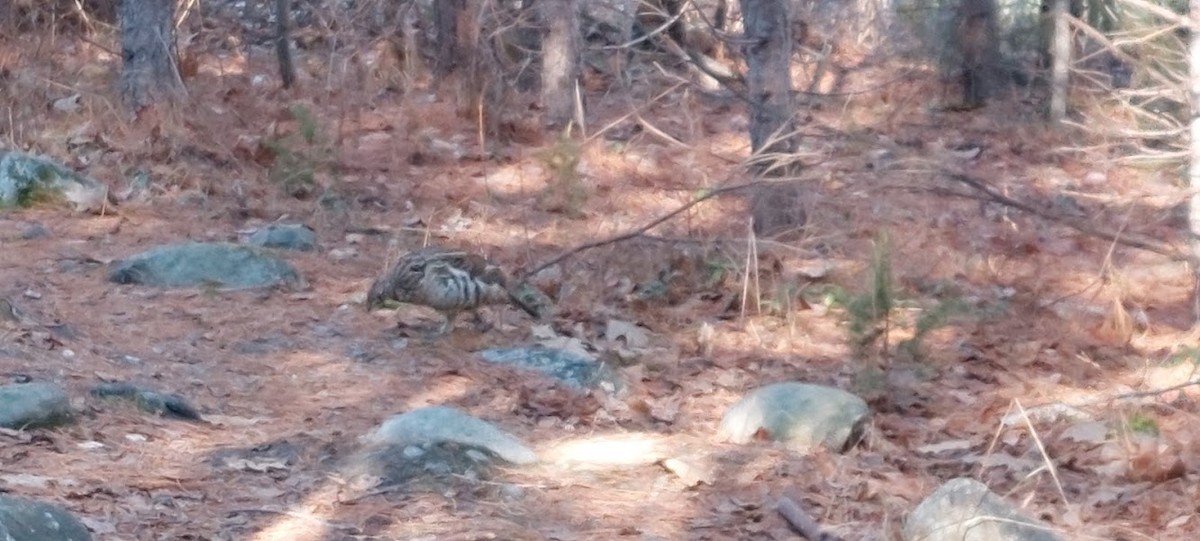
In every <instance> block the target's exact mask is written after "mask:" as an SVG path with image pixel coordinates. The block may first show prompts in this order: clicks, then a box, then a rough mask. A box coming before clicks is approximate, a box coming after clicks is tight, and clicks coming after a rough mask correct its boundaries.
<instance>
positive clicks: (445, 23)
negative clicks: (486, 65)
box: [433, 0, 467, 75]
mask: <svg viewBox="0 0 1200 541" xmlns="http://www.w3.org/2000/svg"><path fill="white" fill-rule="evenodd" d="M466 8H467V3H466V1H465V0H436V1H435V2H434V3H433V25H434V29H435V30H434V31H435V32H436V37H435V39H434V44H435V45H436V46H437V53H436V54H435V56H434V61H433V71H434V73H436V74H438V75H448V74H450V73H453V72H455V71H457V70H458V69H459V68H461V67H462V66H464V65H466V63H467V59H465V58H463V56H464V51H463V46H462V44H461V43H460V41H459V36H458V19H459V17H461V16H462V15H463V12H464V11H466Z"/></svg>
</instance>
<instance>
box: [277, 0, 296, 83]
mask: <svg viewBox="0 0 1200 541" xmlns="http://www.w3.org/2000/svg"><path fill="white" fill-rule="evenodd" d="M290 7H291V2H290V1H289V0H275V56H276V57H278V59H279V77H280V78H281V79H282V80H283V87H284V88H291V87H292V85H294V84H296V64H295V62H293V61H292V10H291V9H289V8H290Z"/></svg>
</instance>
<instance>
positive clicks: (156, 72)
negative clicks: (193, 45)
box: [118, 0, 186, 111]
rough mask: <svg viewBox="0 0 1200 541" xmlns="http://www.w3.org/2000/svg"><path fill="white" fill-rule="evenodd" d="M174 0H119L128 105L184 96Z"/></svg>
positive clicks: (124, 93)
mask: <svg viewBox="0 0 1200 541" xmlns="http://www.w3.org/2000/svg"><path fill="white" fill-rule="evenodd" d="M174 15H175V1H174V0H122V1H121V6H120V8H119V11H118V18H119V19H120V26H121V60H122V69H121V79H120V85H121V95H122V97H123V98H124V100H125V103H126V105H127V106H128V107H130V108H131V109H133V110H135V111H137V110H140V109H142V108H143V107H145V106H147V105H150V104H153V103H156V102H159V101H164V100H172V99H175V98H178V97H180V96H183V95H184V94H185V93H186V89H185V88H184V86H183V80H182V79H180V77H179V71H178V70H177V66H178V64H177V63H176V55H175V27H174V25H173V21H174Z"/></svg>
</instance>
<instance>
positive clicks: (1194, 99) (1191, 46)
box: [1188, 0, 1200, 323]
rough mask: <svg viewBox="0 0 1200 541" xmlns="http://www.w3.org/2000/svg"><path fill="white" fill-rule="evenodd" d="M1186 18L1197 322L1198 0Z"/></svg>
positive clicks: (1192, 0) (1199, 312)
mask: <svg viewBox="0 0 1200 541" xmlns="http://www.w3.org/2000/svg"><path fill="white" fill-rule="evenodd" d="M1188 20H1189V21H1190V22H1191V36H1190V37H1189V38H1188V71H1189V73H1188V79H1189V81H1188V83H1190V84H1189V85H1188V94H1189V96H1188V98H1190V101H1191V103H1192V119H1191V124H1190V125H1189V131H1190V135H1191V138H1192V140H1191V141H1190V145H1189V147H1190V149H1191V156H1189V158H1190V162H1189V163H1188V185H1189V186H1190V187H1191V189H1192V196H1191V198H1190V199H1189V200H1188V233H1190V235H1189V236H1190V237H1191V242H1190V245H1191V250H1192V261H1191V264H1192V273H1193V277H1194V283H1195V286H1194V287H1193V291H1192V312H1193V313H1192V315H1193V317H1194V318H1195V320H1196V322H1198V323H1200V264H1198V263H1200V192H1198V191H1197V190H1198V189H1200V114H1198V109H1200V0H1188Z"/></svg>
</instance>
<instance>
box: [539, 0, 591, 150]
mask: <svg viewBox="0 0 1200 541" xmlns="http://www.w3.org/2000/svg"><path fill="white" fill-rule="evenodd" d="M538 8H539V13H540V14H541V18H542V24H543V27H544V29H545V30H544V32H545V33H544V34H543V35H542V106H543V107H544V108H545V111H546V117H545V121H546V124H547V125H549V126H563V125H566V123H567V122H568V121H569V120H571V117H572V116H574V113H575V112H576V111H575V105H576V95H577V94H576V91H577V90H578V88H577V87H578V85H577V83H578V81H579V47H580V42H581V41H582V38H581V37H580V32H579V11H578V9H579V6H578V4H577V0H541V1H540V2H538ZM579 113H580V114H582V111H579ZM577 120H579V121H581V122H582V118H579V119H577ZM580 127H581V128H582V126H580Z"/></svg>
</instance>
